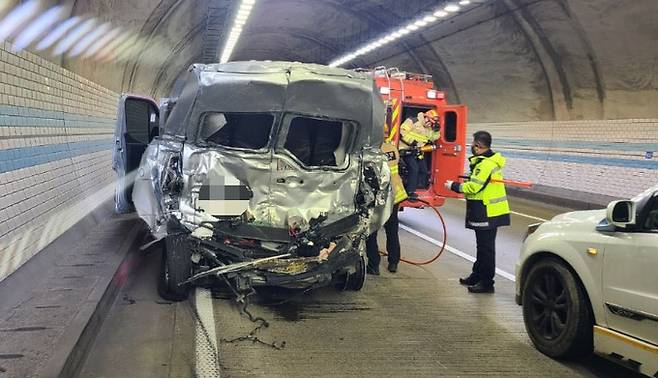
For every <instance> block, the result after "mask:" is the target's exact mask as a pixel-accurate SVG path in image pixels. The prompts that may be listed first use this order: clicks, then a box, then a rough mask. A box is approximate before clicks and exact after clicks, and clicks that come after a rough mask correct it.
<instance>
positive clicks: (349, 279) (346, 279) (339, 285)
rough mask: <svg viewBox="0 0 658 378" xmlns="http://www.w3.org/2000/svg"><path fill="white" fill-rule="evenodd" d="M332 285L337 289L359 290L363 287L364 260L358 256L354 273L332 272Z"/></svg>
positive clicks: (364, 274)
mask: <svg viewBox="0 0 658 378" xmlns="http://www.w3.org/2000/svg"><path fill="white" fill-rule="evenodd" d="M333 281H334V287H335V288H336V290H338V291H346V290H352V291H359V290H361V289H362V288H363V284H364V283H365V281H366V260H365V258H364V257H363V256H359V260H358V261H357V263H356V266H355V271H354V273H346V272H338V273H334V278H333Z"/></svg>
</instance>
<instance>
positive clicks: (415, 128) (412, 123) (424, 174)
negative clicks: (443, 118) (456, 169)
mask: <svg viewBox="0 0 658 378" xmlns="http://www.w3.org/2000/svg"><path fill="white" fill-rule="evenodd" d="M439 137H440V119H439V114H438V113H437V112H436V110H434V109H431V110H428V111H427V112H426V113H422V112H420V113H418V116H417V117H416V118H415V119H411V118H409V119H407V120H406V121H404V122H403V123H402V125H401V126H400V150H401V155H402V159H403V160H404V163H405V165H406V166H407V171H408V174H407V180H406V183H405V184H406V185H405V189H406V190H407V193H408V194H409V198H411V199H416V198H418V195H417V194H416V189H417V188H418V186H419V185H421V184H422V185H425V184H426V183H427V179H428V170H427V163H426V162H425V160H424V156H423V153H422V152H420V148H421V147H422V146H424V145H426V144H432V143H434V142H435V141H436V140H437V139H439Z"/></svg>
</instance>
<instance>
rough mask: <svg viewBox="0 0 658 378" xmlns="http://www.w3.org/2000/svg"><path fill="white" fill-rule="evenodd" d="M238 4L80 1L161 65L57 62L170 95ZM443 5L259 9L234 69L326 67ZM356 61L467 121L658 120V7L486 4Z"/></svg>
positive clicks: (340, 1) (371, 2) (538, 1)
mask: <svg viewBox="0 0 658 378" xmlns="http://www.w3.org/2000/svg"><path fill="white" fill-rule="evenodd" d="M238 3H239V2H238V1H229V0H212V1H209V0H194V1H192V0H139V1H128V0H122V1H117V0H77V1H76V2H75V3H74V6H73V10H72V13H73V14H75V15H93V16H95V17H98V18H99V19H101V20H103V21H111V22H112V24H113V25H122V26H125V27H129V28H132V29H133V30H136V31H139V33H140V35H141V36H142V37H144V38H147V39H148V40H152V41H156V40H159V41H164V43H163V47H162V48H161V49H159V50H158V59H157V62H147V61H146V59H137V60H134V61H130V62H127V63H122V64H94V63H92V62H88V61H80V60H66V59H64V60H62V61H61V64H62V65H63V66H65V67H67V68H69V69H71V70H73V71H75V72H77V73H80V74H82V75H84V76H86V77H88V78H90V79H92V80H94V81H96V82H99V83H101V84H103V85H105V86H107V87H109V88H112V89H114V90H116V91H124V92H137V93H144V94H149V95H151V96H154V97H165V96H166V95H167V93H168V91H169V89H170V88H171V86H172V84H173V82H174V80H175V78H176V76H177V75H178V74H179V73H180V72H181V71H183V70H185V69H186V68H187V67H188V66H189V65H190V64H192V63H196V62H204V63H207V62H211V61H216V60H217V58H216V57H217V56H218V55H219V54H220V53H221V47H222V44H223V40H224V35H225V34H226V33H227V29H228V27H227V26H230V22H231V20H232V15H233V14H234V12H235V7H236V6H237V5H238ZM442 3H446V2H444V1H421V0H405V1H400V0H395V1H394V0H361V1H355V0H258V1H257V2H256V5H255V6H254V8H253V12H252V14H251V16H250V18H249V20H248V22H247V25H246V26H245V28H244V31H243V33H242V36H241V37H240V40H239V42H238V44H237V47H236V49H235V50H234V52H233V56H232V60H250V59H256V60H266V59H269V60H290V61H302V62H315V63H323V64H326V63H328V62H329V61H330V60H332V59H335V58H337V57H339V56H340V55H343V54H344V53H346V52H349V51H351V50H353V49H354V48H355V47H356V46H359V45H361V44H363V43H364V42H368V41H370V40H372V39H373V38H375V37H377V36H379V35H381V34H382V33H384V32H386V31H390V30H391V29H392V28H394V27H396V26H398V25H401V24H404V23H405V22H408V21H410V20H411V19H413V18H415V17H417V16H418V15H420V14H422V13H423V12H424V11H429V10H432V9H436V8H437V6H439V5H441V4H442ZM474 3H477V4H476V5H475V6H472V7H470V8H469V10H468V11H466V12H463V13H461V14H459V15H456V16H454V17H452V18H450V19H449V20H446V21H443V22H441V23H438V24H436V25H434V26H430V27H428V28H426V29H423V30H422V31H421V32H420V33H417V34H410V35H408V36H406V37H404V38H401V39H399V40H398V41H396V42H394V43H392V44H389V45H386V46H384V47H382V48H381V49H379V50H377V51H376V52H371V53H369V54H366V55H365V56H363V57H361V59H357V60H356V61H353V62H351V65H349V66H348V67H351V68H354V67H374V66H380V65H385V66H389V67H399V68H400V69H403V70H409V71H415V72H422V73H427V74H431V75H432V76H433V78H434V80H435V82H436V85H437V86H438V87H439V88H441V89H443V90H445V91H446V92H447V93H448V97H449V99H450V101H452V102H461V103H465V104H467V105H468V106H469V107H470V110H471V113H470V114H471V117H470V118H471V121H476V122H498V121H530V120H533V121H534V120H568V119H614V118H655V117H658V106H656V104H658V49H657V48H656V47H657V46H658V21H657V20H658V1H655V0H626V1H619V0H490V1H479V2H474Z"/></svg>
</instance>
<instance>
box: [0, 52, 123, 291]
mask: <svg viewBox="0 0 658 378" xmlns="http://www.w3.org/2000/svg"><path fill="white" fill-rule="evenodd" d="M117 101H118V94H116V93H113V92H111V91H109V90H107V89H105V88H103V87H101V86H99V85H97V84H95V83H92V82H91V81H89V80H87V79H85V78H82V77H80V76H77V75H75V74H74V73H72V72H70V71H67V70H65V69H63V68H61V67H60V66H58V65H55V64H52V63H50V62H48V61H46V60H44V59H42V58H40V57H38V56H36V55H33V54H30V53H27V52H14V51H13V50H12V49H11V47H10V46H9V44H8V43H5V42H0V280H2V279H4V278H5V277H6V276H7V275H9V274H11V273H12V272H13V271H14V270H16V269H17V268H18V267H20V266H21V265H22V264H24V263H25V262H26V261H27V260H29V259H30V258H31V257H32V256H34V254H36V253H37V252H38V251H39V250H41V249H42V248H43V247H45V246H46V245H48V244H49V243H50V242H52V241H53V240H54V239H55V238H57V237H58V236H59V235H61V233H62V232H64V231H65V230H66V229H68V228H69V227H71V226H72V225H73V224H75V223H76V222H77V221H78V220H80V219H81V218H83V217H84V216H85V215H86V214H88V213H89V212H90V211H91V210H93V209H94V208H95V207H96V206H98V205H100V204H101V203H102V202H103V201H105V200H107V199H108V198H110V197H111V196H112V194H113V192H114V187H113V183H114V179H113V172H112V170H111V155H112V154H111V148H112V134H113V131H114V123H115V117H116V105H117Z"/></svg>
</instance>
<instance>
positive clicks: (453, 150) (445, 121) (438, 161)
mask: <svg viewBox="0 0 658 378" xmlns="http://www.w3.org/2000/svg"><path fill="white" fill-rule="evenodd" d="M437 111H438V112H439V115H440V116H441V120H442V124H441V139H440V144H439V147H438V148H437V149H436V150H434V151H432V171H433V172H432V173H431V177H432V189H433V191H434V193H436V194H438V195H440V196H443V197H448V198H459V197H461V196H462V195H461V194H459V193H455V192H453V191H451V190H448V189H446V188H445V187H444V186H443V183H444V182H446V180H452V181H458V180H459V176H461V175H463V174H464V164H465V163H464V162H465V158H466V151H464V146H465V145H466V106H465V105H444V106H440V107H439V108H438V109H437Z"/></svg>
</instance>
